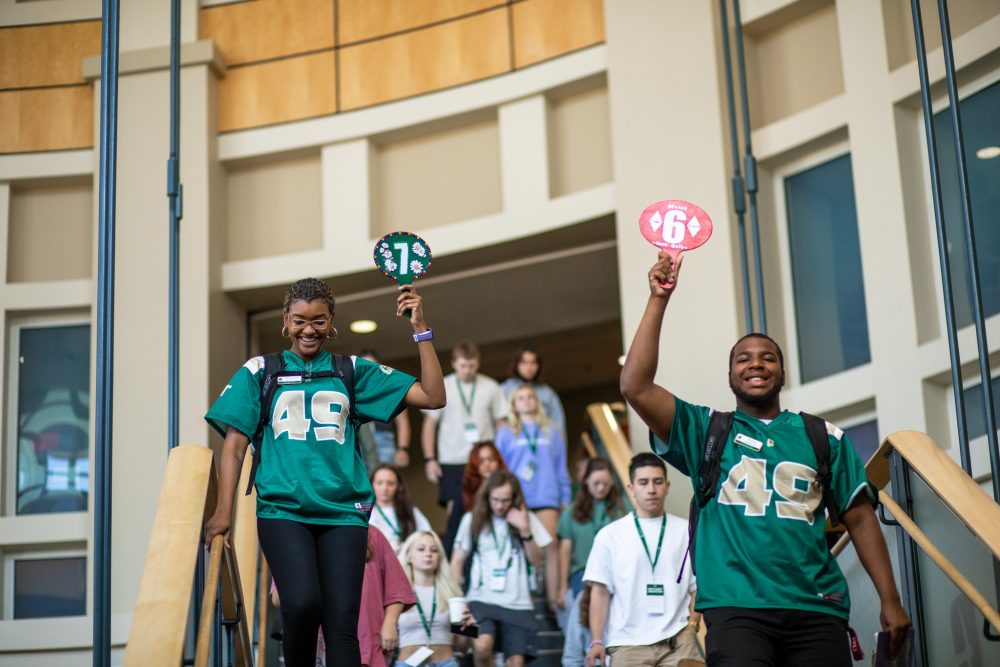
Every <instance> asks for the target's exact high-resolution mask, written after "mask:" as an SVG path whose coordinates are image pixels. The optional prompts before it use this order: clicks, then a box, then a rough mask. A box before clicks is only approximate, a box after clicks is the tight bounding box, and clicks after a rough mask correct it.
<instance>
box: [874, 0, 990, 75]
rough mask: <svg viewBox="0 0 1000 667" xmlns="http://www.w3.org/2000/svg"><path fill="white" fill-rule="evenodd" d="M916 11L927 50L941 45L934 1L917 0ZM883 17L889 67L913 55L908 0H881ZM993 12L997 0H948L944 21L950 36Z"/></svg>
mask: <svg viewBox="0 0 1000 667" xmlns="http://www.w3.org/2000/svg"><path fill="white" fill-rule="evenodd" d="M920 13H921V15H922V16H923V19H924V42H925V44H926V46H927V50H928V51H933V50H934V49H938V48H941V28H940V25H939V23H938V13H937V2H935V1H934V0H920ZM882 15H883V17H884V21H885V41H886V51H887V53H888V57H889V69H891V70H893V69H897V68H899V67H902V66H903V65H905V64H907V63H911V62H913V61H914V60H916V59H917V47H916V45H915V43H914V41H913V18H912V16H911V14H910V2H909V0H882ZM994 16H1000V3H998V2H996V0H950V1H949V2H948V22H949V23H950V24H951V36H952V39H954V38H955V37H958V36H959V35H964V34H965V33H967V32H969V31H970V30H972V29H973V28H975V27H977V26H979V25H982V24H983V23H985V22H986V21H987V20H989V19H991V18H993V17H994Z"/></svg>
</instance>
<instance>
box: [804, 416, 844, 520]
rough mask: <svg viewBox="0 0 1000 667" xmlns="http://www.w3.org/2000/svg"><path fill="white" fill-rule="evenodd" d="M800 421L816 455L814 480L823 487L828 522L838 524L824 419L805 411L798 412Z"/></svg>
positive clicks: (838, 512)
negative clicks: (828, 517)
mask: <svg viewBox="0 0 1000 667" xmlns="http://www.w3.org/2000/svg"><path fill="white" fill-rule="evenodd" d="M799 416H801V417H802V422H803V423H804V424H805V427H806V435H808V436H809V442H810V443H811V444H812V448H813V453H814V454H815V455H816V481H817V482H819V484H820V486H821V488H822V489H823V505H825V506H826V512H827V514H828V515H829V516H830V524H831V525H833V526H838V525H840V511H839V509H838V508H837V501H836V500H835V499H834V497H833V488H832V487H833V484H832V481H833V472H832V471H831V470H830V439H829V437H828V432H827V429H826V420H824V419H822V418H821V417H817V416H815V415H811V414H809V413H807V412H800V413H799Z"/></svg>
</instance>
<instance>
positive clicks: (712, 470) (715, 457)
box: [677, 410, 733, 583]
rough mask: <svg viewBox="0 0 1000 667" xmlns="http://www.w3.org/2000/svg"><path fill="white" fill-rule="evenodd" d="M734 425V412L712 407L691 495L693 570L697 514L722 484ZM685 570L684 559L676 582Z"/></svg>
mask: <svg viewBox="0 0 1000 667" xmlns="http://www.w3.org/2000/svg"><path fill="white" fill-rule="evenodd" d="M732 428H733V413H732V412H719V411H718V410H713V411H712V416H711V417H709V419H708V428H707V429H706V430H705V452H704V454H703V455H702V457H701V464H700V465H699V466H698V488H697V489H696V490H695V494H694V495H693V496H692V497H691V507H690V510H689V511H688V553H686V554H684V558H685V559H687V558H688V556H690V558H691V571H692V572H694V552H695V536H696V535H697V534H698V517H699V516H700V514H701V508H703V507H704V506H705V505H707V504H708V501H710V500H711V499H712V498H714V497H715V489H716V487H718V486H719V476H720V475H721V474H722V466H721V461H722V450H723V449H725V448H726V442H727V441H728V440H729V431H731V430H732ZM683 572H684V562H683V561H682V562H681V571H680V572H679V573H678V574H677V582H678V583H680V579H681V573H683Z"/></svg>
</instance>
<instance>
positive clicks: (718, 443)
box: [678, 410, 840, 579]
mask: <svg viewBox="0 0 1000 667" xmlns="http://www.w3.org/2000/svg"><path fill="white" fill-rule="evenodd" d="M799 416H801V417H802V421H803V423H804V424H805V427H806V435H807V436H809V442H810V443H812V447H813V453H814V454H815V455H816V479H817V480H818V481H819V483H820V486H821V487H822V488H823V500H822V502H821V503H820V506H819V507H818V508H817V510H822V509H823V508H824V507H825V508H826V511H827V512H828V513H829V515H830V523H831V524H832V525H834V526H837V525H839V524H840V511H839V510H838V509H837V503H836V501H835V500H834V498H833V491H832V490H831V489H830V481H831V478H832V473H831V472H830V441H829V440H828V439H827V431H826V421H825V420H823V419H822V418H820V417H817V416H815V415H811V414H809V413H806V412H800V413H799ZM732 428H733V413H732V412H719V411H718V410H715V411H713V412H712V416H711V417H710V418H709V420H708V429H707V431H706V432H705V453H704V456H703V457H702V460H701V465H700V466H699V467H698V479H699V483H698V488H697V489H696V490H695V493H694V495H693V496H692V497H691V510H690V514H689V516H688V552H689V554H690V556H691V571H692V572H694V553H695V536H696V534H697V530H698V516H699V515H700V513H701V509H702V508H703V507H705V505H707V504H708V501H710V500H711V499H712V498H714V497H715V494H716V490H717V488H718V485H719V476H720V475H721V473H722V468H721V461H722V450H723V448H724V447H725V446H726V443H727V442H729V432H730V431H731V430H732ZM683 569H684V566H683V563H682V564H681V570H682V571H683ZM678 579H679V577H678Z"/></svg>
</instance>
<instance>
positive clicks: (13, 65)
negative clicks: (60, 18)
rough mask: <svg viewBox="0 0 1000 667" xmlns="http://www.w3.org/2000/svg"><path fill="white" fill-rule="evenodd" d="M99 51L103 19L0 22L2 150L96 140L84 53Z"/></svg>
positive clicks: (83, 144)
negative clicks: (18, 24)
mask: <svg viewBox="0 0 1000 667" xmlns="http://www.w3.org/2000/svg"><path fill="white" fill-rule="evenodd" d="M100 52H101V22H100V21H81V22H78V23H57V24H51V25H40V26H24V27H9V28H0V128H2V131H0V153H24V152H30V151H47V150H62V149H67V148H88V147H90V146H92V145H93V143H94V122H93V117H94V108H93V99H94V88H93V86H92V85H91V84H90V83H88V82H87V81H85V80H84V78H83V59H84V57H85V56H89V55H94V54H97V53H100Z"/></svg>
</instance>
